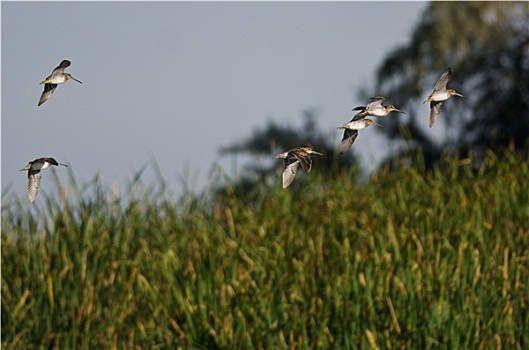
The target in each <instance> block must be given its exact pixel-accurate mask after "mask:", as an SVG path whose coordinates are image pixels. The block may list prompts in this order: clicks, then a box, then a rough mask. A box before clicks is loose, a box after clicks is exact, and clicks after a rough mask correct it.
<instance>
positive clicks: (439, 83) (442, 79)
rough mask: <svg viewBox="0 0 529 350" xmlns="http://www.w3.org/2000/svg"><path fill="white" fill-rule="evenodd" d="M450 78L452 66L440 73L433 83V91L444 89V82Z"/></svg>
mask: <svg viewBox="0 0 529 350" xmlns="http://www.w3.org/2000/svg"><path fill="white" fill-rule="evenodd" d="M450 78H452V68H450V67H448V68H447V69H446V70H445V71H444V73H443V74H442V75H441V77H440V78H439V80H438V81H437V83H435V87H434V88H433V89H434V91H438V90H446V84H447V83H448V81H449V80H450Z"/></svg>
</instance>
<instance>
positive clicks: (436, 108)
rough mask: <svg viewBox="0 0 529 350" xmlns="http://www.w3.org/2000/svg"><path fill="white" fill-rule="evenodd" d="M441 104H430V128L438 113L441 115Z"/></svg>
mask: <svg viewBox="0 0 529 350" xmlns="http://www.w3.org/2000/svg"><path fill="white" fill-rule="evenodd" d="M442 104H443V102H430V128H431V127H432V126H433V125H434V124H435V121H436V120H437V117H439V113H441V105H442Z"/></svg>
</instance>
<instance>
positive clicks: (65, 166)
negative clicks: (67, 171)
mask: <svg viewBox="0 0 529 350" xmlns="http://www.w3.org/2000/svg"><path fill="white" fill-rule="evenodd" d="M57 164H59V165H62V166H65V167H68V165H66V164H62V163H59V162H57Z"/></svg>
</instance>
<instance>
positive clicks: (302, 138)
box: [220, 109, 357, 188]
mask: <svg viewBox="0 0 529 350" xmlns="http://www.w3.org/2000/svg"><path fill="white" fill-rule="evenodd" d="M317 115H318V111H317V110H316V109H306V110H305V111H304V112H303V113H302V119H303V124H302V125H301V126H300V127H292V126H290V125H278V124H276V123H275V122H273V121H270V122H269V123H268V125H267V126H266V127H264V128H263V129H256V130H254V132H253V134H252V135H251V136H250V137H248V138H247V139H245V140H243V141H240V142H236V143H234V144H232V145H229V146H226V147H223V148H221V150H220V152H221V154H242V155H250V156H251V158H250V159H249V162H248V165H246V167H245V168H246V171H245V173H247V174H252V175H253V176H252V178H250V177H246V178H244V179H243V180H242V184H243V186H244V187H245V188H249V187H251V186H253V184H255V183H256V182H257V181H266V180H268V179H270V178H272V179H275V180H277V181H279V180H278V179H279V176H280V175H281V173H280V172H278V168H279V167H282V166H283V161H282V160H278V159H273V158H274V157H275V155H276V154H278V153H280V152H284V151H286V150H289V149H291V148H294V147H303V146H308V147H311V148H312V149H314V150H316V151H318V152H321V153H323V154H324V156H323V157H320V156H313V159H315V166H314V167H313V169H312V171H324V172H326V173H328V175H329V176H332V174H336V173H338V172H339V171H341V170H345V169H347V168H349V167H351V166H352V165H353V164H357V161H356V158H354V157H352V156H348V157H343V156H342V157H339V151H338V148H337V146H336V145H334V144H333V140H334V136H333V134H332V133H331V132H329V133H328V134H327V133H324V132H322V131H321V128H320V127H318V125H317V121H316V119H317ZM259 155H265V156H266V157H267V158H268V157H269V158H270V162H266V163H267V164H265V163H264V162H263V161H262V159H258V157H257V159H258V160H257V161H253V160H254V159H256V156H259ZM296 180H298V179H296ZM294 182H299V181H294Z"/></svg>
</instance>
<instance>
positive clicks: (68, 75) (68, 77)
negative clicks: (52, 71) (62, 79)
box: [64, 73, 83, 84]
mask: <svg viewBox="0 0 529 350" xmlns="http://www.w3.org/2000/svg"><path fill="white" fill-rule="evenodd" d="M64 75H65V76H66V80H70V79H72V80H75V81H76V82H78V83H80V84H82V83H83V82H82V81H80V80H77V79H75V78H74V77H73V76H72V75H71V74H70V73H64Z"/></svg>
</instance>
